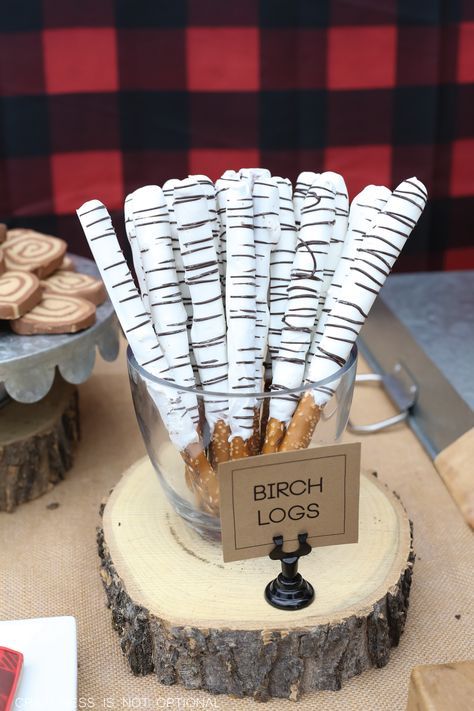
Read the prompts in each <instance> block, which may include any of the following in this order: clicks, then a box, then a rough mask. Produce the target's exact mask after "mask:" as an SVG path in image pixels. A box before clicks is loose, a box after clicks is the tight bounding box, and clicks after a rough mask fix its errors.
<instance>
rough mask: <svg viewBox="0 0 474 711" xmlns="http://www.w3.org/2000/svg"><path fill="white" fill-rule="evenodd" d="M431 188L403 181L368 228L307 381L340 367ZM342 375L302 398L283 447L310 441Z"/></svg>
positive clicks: (282, 448)
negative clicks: (322, 411)
mask: <svg viewBox="0 0 474 711" xmlns="http://www.w3.org/2000/svg"><path fill="white" fill-rule="evenodd" d="M426 199H427V192H426V189H425V187H424V185H423V184H422V183H421V182H420V181H419V180H417V179H416V178H410V179H409V180H405V181H404V182H403V183H401V184H400V185H399V186H398V187H397V188H396V190H394V192H393V193H392V195H391V196H390V197H389V199H388V200H387V203H386V205H385V207H384V208H383V210H382V211H381V212H380V213H379V215H378V216H377V218H376V220H375V223H374V224H373V226H372V227H371V228H370V231H369V233H368V234H367V237H366V239H365V240H364V244H363V246H362V247H361V248H360V249H359V250H358V252H357V257H356V259H355V261H354V264H353V266H352V269H351V271H350V275H349V278H348V279H347V280H346V282H345V284H343V286H342V287H341V290H340V294H339V300H338V301H337V303H336V304H335V306H334V308H333V310H332V311H331V314H330V317H329V319H328V321H327V323H326V328H325V330H324V334H323V337H322V339H321V342H320V344H319V346H318V349H317V351H316V354H315V356H314V357H313V359H312V360H311V363H310V368H309V373H308V381H309V382H317V381H318V380H322V379H324V378H327V377H330V376H331V375H334V374H335V373H337V371H338V369H339V368H341V367H342V366H343V365H344V364H345V362H346V361H347V358H348V357H349V354H350V351H351V349H352V346H353V344H354V342H355V339H356V337H357V335H358V334H359V331H360V329H361V327H362V325H363V324H364V321H365V319H366V318H367V315H368V313H369V311H370V308H371V307H372V304H373V303H374V301H375V299H376V297H377V294H378V293H379V291H380V289H381V287H382V286H383V284H384V282H385V279H386V278H387V276H388V274H389V273H390V270H391V268H392V266H393V264H394V263H395V260H396V259H397V257H398V255H399V253H400V251H401V249H402V247H403V246H404V244H405V242H406V240H407V238H408V236H409V235H410V233H411V231H412V230H413V228H414V227H415V225H416V223H417V221H418V219H419V217H420V215H421V213H422V212H423V209H424V207H425V204H426ZM338 382H339V379H338V380H336V382H335V383H332V384H331V385H330V386H329V385H327V386H321V387H316V388H314V390H312V391H309V392H307V393H306V394H305V395H304V397H303V398H302V399H301V401H300V403H299V405H298V407H297V409H296V412H295V414H294V415H293V418H292V420H291V423H290V425H289V427H288V430H287V433H286V435H285V437H284V439H283V442H282V444H281V446H280V450H279V451H290V450H295V449H302V448H304V447H307V446H308V444H309V442H310V440H311V437H312V435H313V432H314V428H315V426H316V424H317V421H318V420H319V415H320V413H321V410H322V408H323V407H324V405H325V404H326V403H327V402H328V400H329V399H330V398H331V396H332V395H333V394H334V392H335V389H336V388H337V384H338Z"/></svg>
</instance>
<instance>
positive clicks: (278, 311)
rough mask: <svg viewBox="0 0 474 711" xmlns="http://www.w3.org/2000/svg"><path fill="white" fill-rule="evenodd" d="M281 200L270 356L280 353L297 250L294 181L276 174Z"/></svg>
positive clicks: (272, 277) (274, 257) (272, 270)
mask: <svg viewBox="0 0 474 711" xmlns="http://www.w3.org/2000/svg"><path fill="white" fill-rule="evenodd" d="M275 180H276V182H277V185H278V193H279V202H280V236H279V238H278V242H277V243H276V245H275V247H274V249H273V250H272V253H271V257H270V289H269V302H270V305H269V307H270V327H269V329H268V350H269V355H270V357H271V359H273V358H275V356H277V355H278V349H279V348H280V341H281V334H282V330H283V325H284V324H283V317H284V316H285V313H286V306H287V303H288V287H289V285H290V278H291V269H292V266H293V259H294V256H295V251H296V225H295V212H294V208H293V195H292V187H291V181H290V180H288V179H287V178H275Z"/></svg>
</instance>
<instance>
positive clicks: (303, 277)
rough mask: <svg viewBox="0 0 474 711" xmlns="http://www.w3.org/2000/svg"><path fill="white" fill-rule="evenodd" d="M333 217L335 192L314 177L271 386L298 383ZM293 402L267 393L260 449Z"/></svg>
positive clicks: (274, 444)
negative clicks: (264, 425) (268, 408)
mask: <svg viewBox="0 0 474 711" xmlns="http://www.w3.org/2000/svg"><path fill="white" fill-rule="evenodd" d="M334 220H335V191H334V188H333V186H332V184H331V183H330V182H329V181H328V180H323V177H322V176H320V177H319V178H318V179H316V180H315V182H314V183H313V185H312V186H311V188H310V189H309V190H308V192H307V193H306V197H305V199H304V202H303V206H302V208H301V226H300V231H299V236H298V244H297V246H296V253H295V257H294V261H293V267H292V270H291V281H290V286H289V287H288V304H287V308H286V313H285V317H284V324H285V326H284V328H283V331H282V335H281V342H280V348H279V351H278V355H277V356H276V357H275V359H274V367H273V383H272V390H273V391H278V390H286V389H294V388H297V387H299V386H300V385H301V383H302V382H303V379H304V371H305V365H306V354H307V351H308V348H309V346H310V344H311V335H312V329H313V327H314V322H315V318H316V315H317V312H318V304H319V296H320V289H321V285H322V283H323V275H324V273H325V263H326V259H327V254H328V250H329V245H330V240H331V234H332V229H333V225H334ZM297 402H298V398H297V396H296V395H289V394H286V395H282V396H277V397H274V398H272V400H271V402H270V418H269V421H268V425H267V433H266V436H265V442H264V447H263V453H264V454H269V453H271V452H275V451H277V448H278V445H279V444H280V441H281V439H282V437H283V435H284V432H285V427H286V425H287V423H288V422H289V420H290V418H291V416H292V414H293V412H294V410H295V408H296V405H297Z"/></svg>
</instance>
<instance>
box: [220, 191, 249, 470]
mask: <svg viewBox="0 0 474 711" xmlns="http://www.w3.org/2000/svg"><path fill="white" fill-rule="evenodd" d="M226 200H227V205H226V213H227V214H226V225H227V242H226V246H227V274H226V294H225V299H226V301H225V303H226V316H227V352H228V359H229V363H230V364H232V365H231V366H230V367H229V389H230V392H232V393H235V394H241V393H244V392H249V393H252V392H254V391H255V379H256V371H255V351H256V345H255V323H256V317H257V314H256V303H255V295H256V285H255V271H256V269H255V244H254V237H253V202H252V194H251V186H250V183H249V182H248V181H247V180H245V179H242V180H238V181H237V182H236V183H234V186H233V187H231V188H229V189H228V190H227V191H226ZM255 406H256V400H255V397H253V396H252V395H249V397H248V398H240V397H239V398H231V399H230V402H229V422H230V429H231V442H230V445H231V458H232V459H240V458H241V457H245V456H248V455H249V453H250V452H249V447H248V440H249V439H250V438H251V437H252V434H253V429H254V427H253V423H254V411H255Z"/></svg>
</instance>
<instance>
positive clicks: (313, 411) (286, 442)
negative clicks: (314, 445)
mask: <svg viewBox="0 0 474 711" xmlns="http://www.w3.org/2000/svg"><path fill="white" fill-rule="evenodd" d="M320 417H321V408H320V407H319V405H317V404H316V403H315V401H314V398H313V395H312V393H310V392H307V393H305V394H304V395H303V397H302V398H301V400H300V401H299V404H298V407H297V408H296V410H295V413H294V415H293V417H292V419H291V422H290V424H289V425H288V430H287V432H286V435H285V437H284V438H283V442H282V443H281V445H280V449H279V450H278V451H279V452H292V451H294V450H296V449H306V448H307V447H308V446H309V443H310V442H311V437H312V436H313V432H314V430H315V429H316V425H317V424H318V422H319V418H320Z"/></svg>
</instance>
